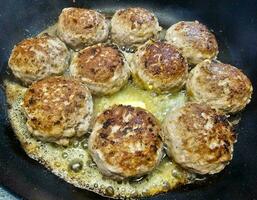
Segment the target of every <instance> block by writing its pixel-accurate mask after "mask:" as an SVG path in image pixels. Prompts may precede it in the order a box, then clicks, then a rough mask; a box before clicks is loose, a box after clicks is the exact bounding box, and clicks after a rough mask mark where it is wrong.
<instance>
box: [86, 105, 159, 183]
mask: <svg viewBox="0 0 257 200" xmlns="http://www.w3.org/2000/svg"><path fill="white" fill-rule="evenodd" d="M160 130H161V129H160V125H159V122H158V121H157V119H156V118H155V117H154V116H153V115H152V114H150V113H149V112H147V111H146V110H144V109H142V108H138V107H131V106H124V105H114V106H113V107H111V108H109V109H107V110H105V111H104V112H103V113H102V114H100V115H98V117H97V119H96V122H95V124H94V126H93V131H92V133H91V135H90V137H89V143H88V145H89V151H90V154H91V156H92V158H93V160H94V161H95V162H96V164H97V166H98V168H99V170H100V171H101V172H102V173H103V174H104V175H106V176H108V177H110V178H112V179H116V180H122V179H126V178H130V177H139V176H142V175H144V174H147V173H149V172H151V171H152V170H153V169H154V168H155V167H156V166H157V165H158V164H159V162H160V160H161V158H162V150H163V144H162V141H161V139H160V137H159V133H160Z"/></svg>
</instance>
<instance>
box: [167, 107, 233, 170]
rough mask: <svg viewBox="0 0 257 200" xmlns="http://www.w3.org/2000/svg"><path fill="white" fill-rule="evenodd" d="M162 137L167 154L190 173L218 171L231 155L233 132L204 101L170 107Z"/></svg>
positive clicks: (227, 123)
mask: <svg viewBox="0 0 257 200" xmlns="http://www.w3.org/2000/svg"><path fill="white" fill-rule="evenodd" d="M162 139H163V141H164V143H165V145H166V146H167V154H168V155H169V157H170V158H172V159H174V161H175V162H177V163H178V164H179V165H181V166H182V167H183V168H185V169H188V170H189V171H191V172H194V173H199V174H215V173H218V172H220V171H221V170H222V169H224V167H225V166H226V165H227V164H228V163H229V161H230V160H231V159H232V157H233V143H234V142H235V135H234V133H233V131H232V128H231V126H230V124H229V122H228V121H227V119H226V118H225V117H224V116H221V115H218V114H217V112H216V111H215V110H214V109H212V108H211V107H209V106H208V105H205V104H198V103H187V104H186V105H185V106H184V107H181V108H178V109H176V110H173V111H171V112H170V113H169V114H168V115H167V117H166V119H165V121H164V123H163V132H162Z"/></svg>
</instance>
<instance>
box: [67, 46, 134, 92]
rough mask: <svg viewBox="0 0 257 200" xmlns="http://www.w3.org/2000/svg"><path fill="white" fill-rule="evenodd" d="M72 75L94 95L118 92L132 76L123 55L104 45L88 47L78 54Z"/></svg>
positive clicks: (73, 63)
mask: <svg viewBox="0 0 257 200" xmlns="http://www.w3.org/2000/svg"><path fill="white" fill-rule="evenodd" d="M70 73H71V74H72V76H74V77H76V78H79V79H80V80H81V81H82V82H83V83H84V84H86V85H87V86H88V88H89V89H90V91H91V92H92V93H93V94H94V95H106V94H112V93H114V92H117V91H118V90H120V89H121V87H122V86H124V85H125V84H126V83H127V80H128V78H129V76H130V70H129V66H128V63H127V61H126V59H125V58H124V56H123V55H122V53H121V52H120V51H119V50H118V49H116V48H114V47H111V46H106V45H103V44H98V45H94V46H90V47H86V48H85V49H83V50H81V51H79V52H78V53H76V55H75V56H74V58H73V60H72V63H71V66H70Z"/></svg>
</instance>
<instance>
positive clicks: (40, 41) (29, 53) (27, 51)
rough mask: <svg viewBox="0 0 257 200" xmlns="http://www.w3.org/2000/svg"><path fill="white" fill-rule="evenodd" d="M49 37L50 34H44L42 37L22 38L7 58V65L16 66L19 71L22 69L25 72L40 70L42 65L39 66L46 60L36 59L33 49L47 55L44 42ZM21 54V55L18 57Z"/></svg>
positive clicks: (33, 72)
mask: <svg viewBox="0 0 257 200" xmlns="http://www.w3.org/2000/svg"><path fill="white" fill-rule="evenodd" d="M50 37H51V36H47V35H44V36H43V37H35V38H28V39H24V40H22V41H21V42H20V43H18V44H17V45H16V46H15V47H14V49H13V51H12V54H11V57H10V60H9V66H11V67H13V68H17V67H18V68H19V71H23V72H24V73H26V74H37V73H39V72H40V71H41V70H42V69H41V68H42V67H40V66H41V65H42V64H43V63H44V62H47V61H46V60H41V61H40V60H38V59H36V56H37V55H36V53H35V51H34V50H36V51H40V52H42V54H44V55H47V54H48V53H49V52H48V48H47V45H46V44H47V40H48V39H49V38H50ZM42 45H44V46H45V47H43V46H42ZM33 49H34V50H33ZM21 55H22V57H20V56H21ZM36 66H37V67H36Z"/></svg>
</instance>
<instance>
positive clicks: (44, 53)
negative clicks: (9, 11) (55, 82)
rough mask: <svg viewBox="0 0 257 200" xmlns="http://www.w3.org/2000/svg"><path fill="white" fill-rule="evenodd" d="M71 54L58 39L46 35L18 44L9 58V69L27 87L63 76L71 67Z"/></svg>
mask: <svg viewBox="0 0 257 200" xmlns="http://www.w3.org/2000/svg"><path fill="white" fill-rule="evenodd" d="M69 59H70V53H69V51H68V49H67V47H66V46H65V44H64V43H63V42H62V41H61V40H59V39H58V38H57V37H53V36H49V35H48V34H44V35H42V36H40V37H35V38H28V39H25V40H23V41H21V42H20V43H18V44H17V45H16V46H15V47H14V48H13V50H12V53H11V56H10V58H9V63H8V64H9V67H10V68H11V70H12V72H13V74H14V76H15V77H17V78H18V79H20V80H21V81H22V82H23V83H24V84H25V85H29V84H31V83H32V82H34V81H37V80H41V79H43V78H45V77H47V76H50V75H57V74H62V73H63V72H64V71H65V70H66V68H67V67H68V66H69Z"/></svg>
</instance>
